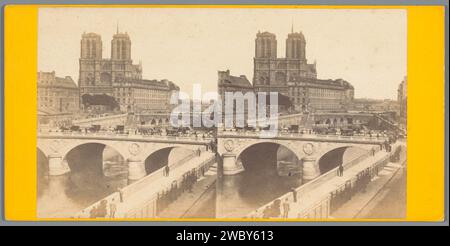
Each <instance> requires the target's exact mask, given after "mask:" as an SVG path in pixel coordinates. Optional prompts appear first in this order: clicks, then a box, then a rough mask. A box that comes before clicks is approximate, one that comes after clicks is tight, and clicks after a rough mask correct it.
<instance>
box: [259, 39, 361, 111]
mask: <svg viewBox="0 0 450 246" xmlns="http://www.w3.org/2000/svg"><path fill="white" fill-rule="evenodd" d="M253 63H254V73H253V87H254V89H255V91H264V92H269V91H272V92H279V93H281V94H282V95H285V96H288V97H289V99H290V100H291V102H292V104H293V106H294V111H297V112H310V111H342V110H346V109H347V108H348V105H349V104H350V103H351V101H352V100H353V95H354V88H353V86H352V85H351V84H350V83H348V82H347V81H344V80H342V79H338V80H322V79H317V70H316V63H312V64H311V63H308V61H307V59H306V40H305V37H304V35H303V34H302V33H301V32H300V33H298V32H293V31H292V32H291V33H290V34H288V37H287V39H286V56H285V57H282V58H280V57H278V54H277V39H276V36H275V34H272V33H269V32H262V33H261V32H258V33H257V34H256V40H255V57H254V59H253Z"/></svg>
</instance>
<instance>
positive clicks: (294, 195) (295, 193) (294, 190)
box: [291, 187, 297, 203]
mask: <svg viewBox="0 0 450 246" xmlns="http://www.w3.org/2000/svg"><path fill="white" fill-rule="evenodd" d="M291 192H292V197H293V198H294V202H295V203H296V202H297V190H296V189H295V188H294V187H292V188H291Z"/></svg>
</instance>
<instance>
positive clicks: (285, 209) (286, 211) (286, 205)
mask: <svg viewBox="0 0 450 246" xmlns="http://www.w3.org/2000/svg"><path fill="white" fill-rule="evenodd" d="M288 215H289V200H288V199H287V198H286V199H285V200H284V203H283V218H284V219H287V218H288Z"/></svg>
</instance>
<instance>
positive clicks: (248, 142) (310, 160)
mask: <svg viewBox="0 0 450 246" xmlns="http://www.w3.org/2000/svg"><path fill="white" fill-rule="evenodd" d="M386 140H387V137H369V136H351V137H350V136H338V135H306V134H284V135H283V134H279V135H278V136H277V137H275V138H261V137H260V136H259V135H258V133H255V132H244V133H237V132H222V133H220V134H219V135H218V153H219V155H220V156H221V157H222V165H223V174H224V175H233V174H237V173H240V172H242V171H244V167H243V165H242V164H241V162H240V161H239V160H240V156H241V153H242V152H244V151H245V150H246V149H248V148H249V147H251V146H253V145H256V144H260V143H274V144H277V145H279V146H284V147H286V148H287V149H289V150H290V151H292V153H294V154H295V156H296V157H297V160H298V161H299V164H300V165H301V168H302V173H303V174H302V178H303V180H305V181H309V180H312V179H314V178H316V177H318V176H319V175H320V169H319V160H320V159H321V158H322V157H323V156H324V155H325V154H327V153H329V152H331V151H333V150H337V149H340V148H349V147H357V148H361V149H364V150H367V151H373V150H378V149H379V148H380V146H382V144H383V143H385V141H386Z"/></svg>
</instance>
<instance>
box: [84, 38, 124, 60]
mask: <svg viewBox="0 0 450 246" xmlns="http://www.w3.org/2000/svg"><path fill="white" fill-rule="evenodd" d="M102 50H103V49H102V38H101V36H100V35H98V34H96V33H88V34H83V36H82V39H81V58H82V59H102ZM111 59H114V60H131V40H130V37H129V36H128V34H126V33H116V34H115V35H114V36H113V39H112V40H111Z"/></svg>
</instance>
